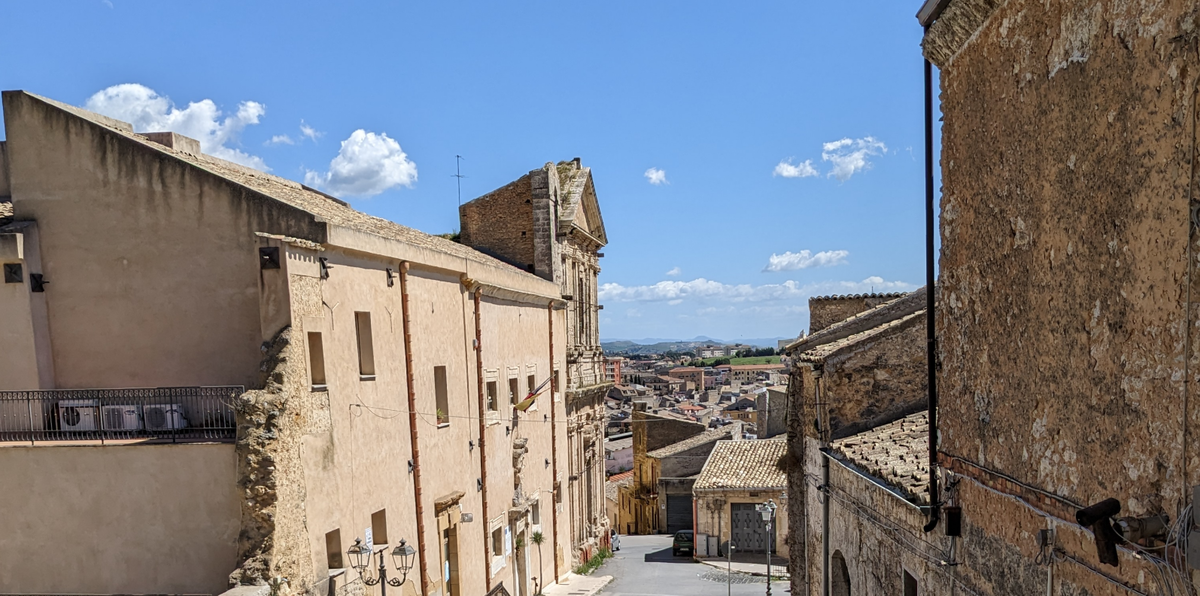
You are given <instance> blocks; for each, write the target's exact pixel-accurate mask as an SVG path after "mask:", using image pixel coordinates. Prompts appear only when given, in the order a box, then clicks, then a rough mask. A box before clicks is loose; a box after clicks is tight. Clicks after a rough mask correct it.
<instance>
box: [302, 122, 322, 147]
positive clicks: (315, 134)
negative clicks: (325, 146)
mask: <svg viewBox="0 0 1200 596" xmlns="http://www.w3.org/2000/svg"><path fill="white" fill-rule="evenodd" d="M300 134H302V135H304V136H306V137H308V138H309V139H311V140H312V142H314V143H315V142H317V139H319V138H321V137H323V136H325V133H323V132H321V131H319V130H317V129H315V128H313V127H311V126H309V125H308V124H307V123H305V122H304V120H303V119H302V120H300Z"/></svg>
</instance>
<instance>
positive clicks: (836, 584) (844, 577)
mask: <svg viewBox="0 0 1200 596" xmlns="http://www.w3.org/2000/svg"><path fill="white" fill-rule="evenodd" d="M829 567H830V569H829V593H830V594H832V595H833V596H850V570H849V569H846V558H845V557H843V556H842V551H840V550H838V551H833V556H832V557H830V560H829Z"/></svg>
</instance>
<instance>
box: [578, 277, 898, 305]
mask: <svg viewBox="0 0 1200 596" xmlns="http://www.w3.org/2000/svg"><path fill="white" fill-rule="evenodd" d="M914 289H916V286H914V285H913V284H910V283H906V282H902V281H884V279H883V278H881V277H878V276H872V277H868V278H867V279H864V280H862V281H857V282H855V281H826V282H818V283H812V284H805V285H801V284H799V283H797V282H795V281H791V280H788V281H785V282H783V283H778V284H763V285H759V286H755V285H751V284H725V283H721V282H719V281H713V280H709V279H704V278H702V277H701V278H697V279H694V280H692V281H660V282H658V283H656V284H653V285H647V286H623V285H621V284H619V283H611V282H610V283H606V284H601V286H600V292H599V293H600V299H601V300H609V301H614V302H670V301H672V300H686V299H689V298H695V299H702V300H711V301H723V302H734V303H745V302H767V301H778V300H796V299H802V298H808V297H810V296H816V295H820V294H834V293H836V294H856V293H863V292H871V291H874V292H902V291H909V290H914Z"/></svg>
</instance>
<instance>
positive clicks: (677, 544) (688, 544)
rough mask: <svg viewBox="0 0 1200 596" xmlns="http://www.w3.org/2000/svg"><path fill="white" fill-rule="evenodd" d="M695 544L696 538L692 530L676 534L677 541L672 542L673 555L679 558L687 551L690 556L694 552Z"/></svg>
mask: <svg viewBox="0 0 1200 596" xmlns="http://www.w3.org/2000/svg"><path fill="white" fill-rule="evenodd" d="M694 543H695V537H694V536H693V535H692V531H691V530H680V531H678V532H675V540H673V541H671V554H672V555H675V556H676V557H678V556H679V553H682V552H684V551H687V553H688V554H689V555H690V554H692V553H693V552H694V551H693V546H692V545H693V544H694Z"/></svg>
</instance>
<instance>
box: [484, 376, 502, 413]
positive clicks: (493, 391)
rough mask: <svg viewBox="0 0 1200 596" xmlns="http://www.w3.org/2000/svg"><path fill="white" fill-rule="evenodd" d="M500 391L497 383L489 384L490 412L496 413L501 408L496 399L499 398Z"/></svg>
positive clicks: (489, 382) (491, 382) (488, 399)
mask: <svg viewBox="0 0 1200 596" xmlns="http://www.w3.org/2000/svg"><path fill="white" fill-rule="evenodd" d="M499 391H500V389H499V388H498V387H496V382H495V381H488V382H487V409H488V411H491V412H495V411H496V408H497V407H499V404H497V403H496V398H497V396H496V394H497V393H498V392H499Z"/></svg>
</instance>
